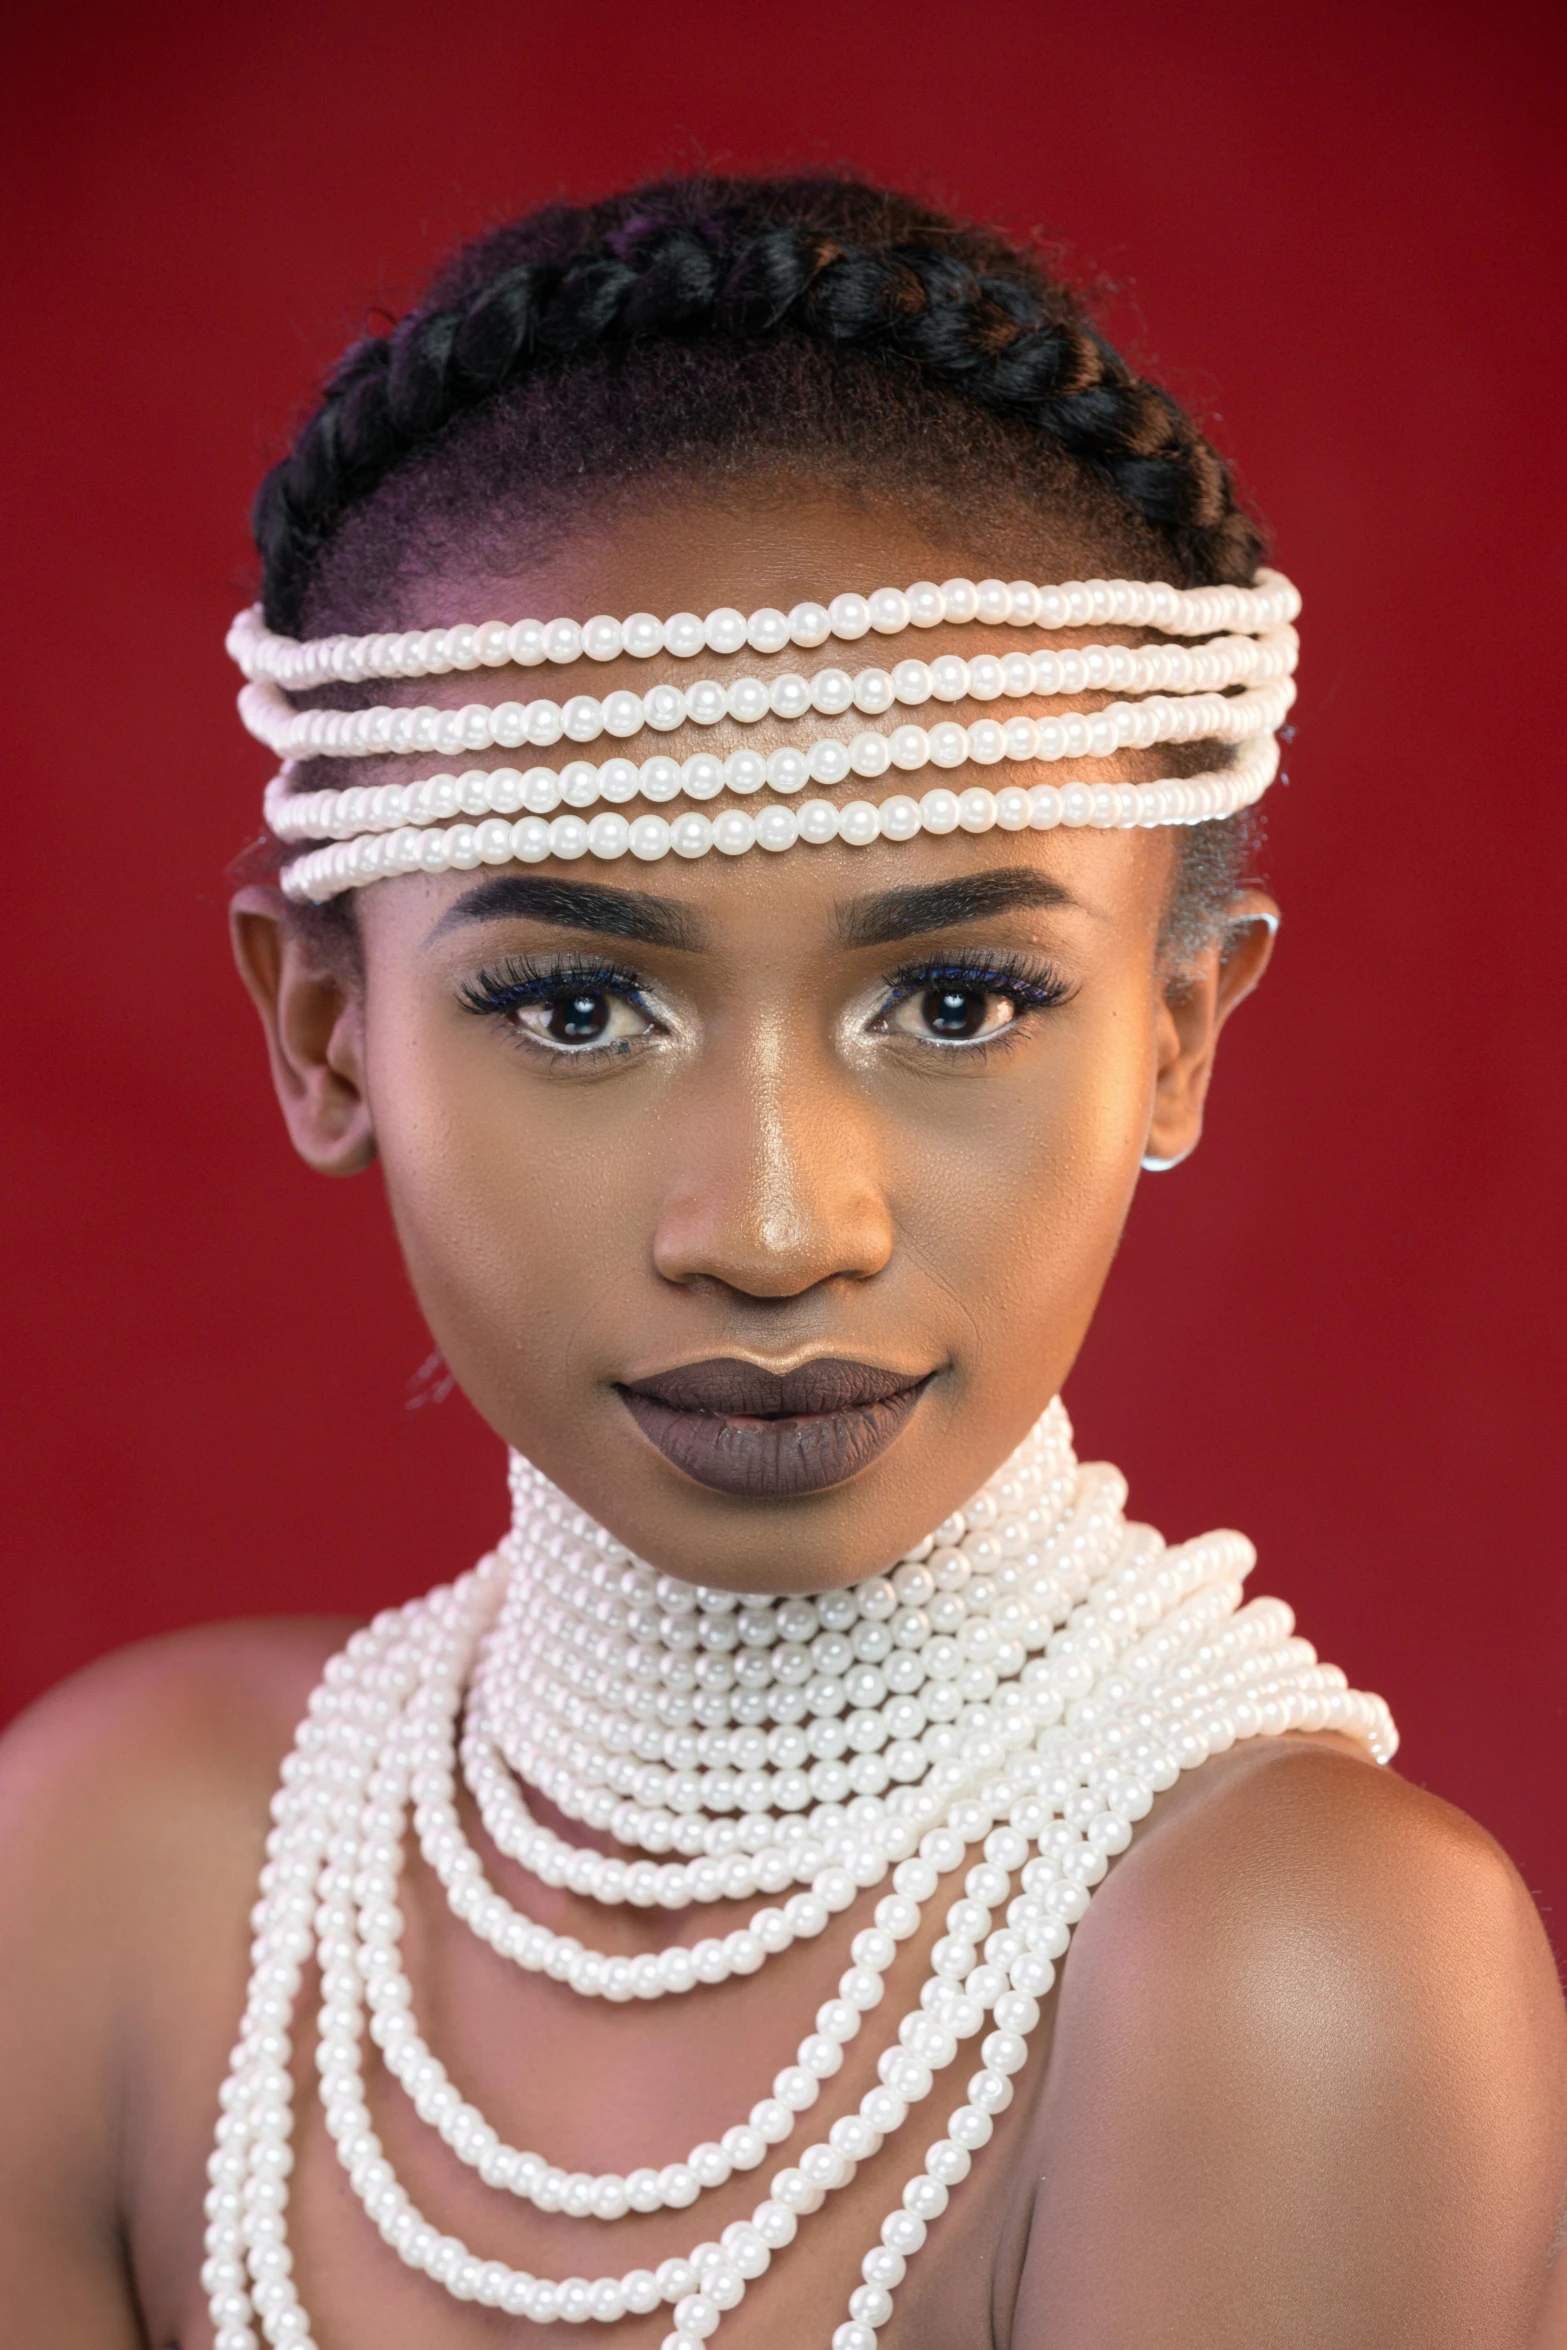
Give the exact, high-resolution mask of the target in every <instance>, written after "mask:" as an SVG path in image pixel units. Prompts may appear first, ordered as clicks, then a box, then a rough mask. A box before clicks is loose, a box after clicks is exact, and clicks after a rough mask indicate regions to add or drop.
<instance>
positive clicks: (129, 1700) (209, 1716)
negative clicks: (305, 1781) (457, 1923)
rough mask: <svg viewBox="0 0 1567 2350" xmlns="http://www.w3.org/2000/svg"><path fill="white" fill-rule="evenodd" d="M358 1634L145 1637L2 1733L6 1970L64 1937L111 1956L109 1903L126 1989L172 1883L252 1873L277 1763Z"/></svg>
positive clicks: (306, 1624)
mask: <svg viewBox="0 0 1567 2350" xmlns="http://www.w3.org/2000/svg"><path fill="white" fill-rule="evenodd" d="M351 1628H352V1627H351V1625H349V1624H348V1623H346V1622H344V1621H342V1620H340V1619H337V1618H324V1617H310V1618H303V1617H302V1618H285V1619H279V1620H277V1621H275V1622H266V1621H258V1622H254V1623H235V1624H220V1625H214V1626H211V1627H209V1628H205V1629H202V1630H199V1631H191V1632H182V1633H177V1634H174V1635H171V1636H170V1637H168V1638H165V1639H162V1640H153V1641H147V1642H145V1643H142V1644H141V1645H139V1646H136V1647H133V1648H125V1649H120V1650H118V1651H116V1652H115V1653H114V1654H113V1655H111V1656H107V1657H104V1658H102V1659H101V1660H100V1661H99V1662H97V1663H96V1664H93V1665H89V1666H88V1667H87V1668H86V1669H85V1670H84V1671H82V1672H79V1673H76V1674H74V1675H73V1676H72V1677H71V1679H69V1680H68V1681H64V1682H62V1683H61V1684H60V1685H59V1686H58V1688H55V1689H53V1690H51V1691H49V1693H48V1694H47V1695H46V1696H44V1697H42V1698H40V1699H39V1701H38V1702H37V1704H35V1705H33V1706H31V1707H30V1708H29V1709H28V1710H27V1712H25V1713H24V1714H22V1715H21V1716H20V1718H19V1719H18V1720H17V1721H15V1722H13V1723H12V1724H11V1726H10V1728H9V1729H8V1730H7V1731H6V1733H5V1735H4V1737H3V1738H0V1948H3V1949H4V1950H5V1951H6V1953H7V1955H8V1959H9V1961H10V1963H11V1964H12V1965H14V1964H15V1963H17V1962H16V1953H17V1951H18V1950H19V1949H20V1950H22V1951H24V1952H29V1953H46V1952H47V1950H48V1948H49V1945H50V1943H51V1940H52V1939H53V1938H55V1937H58V1936H63V1935H66V1934H70V1933H73V1932H80V1933H82V1934H83V1935H87V1936H90V1940H91V1945H92V1946H93V1947H99V1948H101V1947H104V1946H105V1937H104V1936H103V1935H102V1934H101V1933H91V1927H92V1924H93V1921H94V1917H95V1913H99V1912H102V1911H103V1910H104V1909H105V1908H112V1910H113V1912H114V1914H115V1916H116V1918H117V1921H118V1931H117V1932H116V1934H115V1936H114V1937H113V1943H114V1949H113V1958H114V1963H115V1965H116V1967H117V1969H118V1970H119V1979H120V1981H121V1982H122V1983H123V1981H124V1979H125V1969H126V1967H127V1966H128V1965H130V1964H132V1963H133V1962H134V1958H135V1955H136V1953H135V1947H134V1945H135V1933H134V1928H135V1924H136V1921H137V1919H138V1918H139V1917H141V1916H142V1915H144V1914H146V1913H147V1912H148V1911H149V1910H150V1909H153V1908H155V1907H156V1905H158V1904H160V1903H163V1902H166V1901H168V1900H169V1899H170V1898H171V1897H173V1896H174V1894H175V1891H176V1887H177V1886H178V1884H179V1883H180V1882H182V1881H189V1882H190V1883H191V1884H192V1885H196V1884H198V1883H200V1882H203V1881H205V1882H206V1883H209V1884H210V1883H211V1882H212V1880H213V1877H214V1876H216V1877H219V1878H221V1877H224V1876H226V1875H227V1874H229V1873H230V1870H231V1868H240V1869H244V1870H250V1871H252V1873H253V1868H254V1865H255V1863H256V1862H257V1860H258V1858H259V1853H260V1848H261V1844H262V1842H263V1840H264V1838H265V1834H266V1828H267V1813H268V1802H269V1799H270V1795H271V1792H272V1789H273V1787H274V1786H275V1784H276V1781H277V1774H278V1768H279V1765H280V1763H281V1760H282V1757H283V1755H284V1753H285V1752H286V1750H287V1748H288V1745H289V1742H290V1740H291V1737H292V1735H293V1731H294V1728H295V1725H296V1724H297V1723H298V1721H299V1719H300V1717H301V1715H302V1714H303V1712H304V1710H305V1707H306V1705H307V1703H308V1700H309V1694H310V1691H311V1689H312V1687H313V1686H314V1684H315V1683H316V1681H317V1680H318V1679H319V1678H320V1675H321V1670H322V1667H323V1665H324V1664H325V1662H326V1659H327V1658H328V1657H329V1656H330V1655H331V1654H332V1652H333V1650H334V1649H336V1648H338V1647H340V1646H341V1645H342V1643H343V1641H344V1639H345V1638H346V1637H347V1635H348V1632H349V1631H350V1630H351ZM230 1855H232V1859H230ZM164 1914H165V1916H167V1912H165V1913H164ZM78 1973H80V1970H78Z"/></svg>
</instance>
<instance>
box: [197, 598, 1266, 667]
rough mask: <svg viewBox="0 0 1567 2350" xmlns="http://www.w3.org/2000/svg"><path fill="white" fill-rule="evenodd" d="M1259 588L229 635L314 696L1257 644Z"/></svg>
mask: <svg viewBox="0 0 1567 2350" xmlns="http://www.w3.org/2000/svg"><path fill="white" fill-rule="evenodd" d="M1257 581H1258V584H1257V586H1256V587H1254V588H1234V587H1213V588H1187V589H1181V588H1174V587H1167V586H1165V585H1164V584H1162V583H1161V582H1157V581H1150V580H1125V579H1117V580H1103V579H1091V580H1069V581H1066V582H1064V583H1063V584H1062V585H1060V586H1055V587H1049V586H1047V587H1036V586H1034V585H1033V584H1031V583H1030V582H1029V581H1027V580H1011V581H1007V580H1000V579H982V580H978V581H975V580H969V579H949V580H947V581H946V582H945V583H944V584H943V585H941V586H939V587H938V586H937V585H936V584H935V582H934V581H932V580H916V581H915V583H914V585H913V586H912V587H909V588H906V589H900V588H878V589H877V590H876V592H875V593H874V594H873V595H870V596H857V595H841V596H834V597H833V599H832V601H831V602H830V603H829V604H825V605H824V604H816V603H802V604H796V605H795V606H794V608H793V610H792V611H790V612H781V611H779V610H777V609H776V608H775V607H774V606H772V605H764V606H763V607H762V608H761V609H760V610H759V611H756V612H752V613H750V614H749V615H747V614H746V613H744V612H741V611H739V610H737V609H736V607H734V606H733V605H722V606H720V607H719V609H718V610H717V611H715V612H709V613H708V615H707V616H706V618H705V619H703V618H700V617H699V616H698V615H697V614H696V613H695V612H677V613H675V614H673V615H672V616H671V617H670V618H669V619H667V620H660V619H658V618H657V617H656V616H655V615H654V614H653V613H651V612H634V613H632V614H631V616H630V617H629V618H628V619H625V620H616V619H613V618H611V617H610V616H609V615H608V614H607V613H600V614H598V615H597V616H596V617H594V618H593V619H591V620H586V621H581V622H578V621H575V620H549V621H541V620H519V621H517V622H515V623H512V624H508V623H507V622H506V621H502V620H492V621H486V622H482V623H480V624H479V625H477V626H470V625H468V624H462V625H459V626H457V627H453V628H428V629H404V630H390V631H383V632H380V633H378V634H376V635H373V636H360V637H348V636H331V637H318V638H316V639H314V640H312V641H309V642H305V643H301V642H299V641H298V640H296V639H295V638H292V637H286V636H278V635H275V634H274V633H273V632H272V631H271V630H269V629H268V627H267V625H266V622H265V620H264V619H263V617H262V613H261V608H260V606H259V605H252V606H250V607H249V609H248V610H246V611H244V612H241V613H240V614H239V616H238V617H237V619H236V620H235V621H234V623H233V626H232V627H231V628H230V630H229V634H228V639H227V643H228V651H229V654H230V656H231V658H232V659H233V660H234V661H235V662H236V663H237V664H238V666H239V668H240V669H241V670H242V671H243V673H244V675H245V676H246V677H249V678H272V679H275V680H276V682H277V683H278V684H279V685H281V686H283V687H285V688H286V689H287V690H289V691H291V692H294V693H302V692H307V691H309V690H310V689H311V688H312V687H314V686H321V685H332V684H345V685H357V684H359V683H361V682H362V681H363V680H365V679H367V678H377V677H380V678H407V677H439V676H443V675H446V674H448V673H449V672H451V671H452V670H469V669H499V668H504V667H505V666H506V665H507V664H508V663H511V662H515V663H517V664H519V665H520V666H521V667H523V668H530V669H531V668H537V667H539V666H540V665H541V664H543V663H545V662H550V663H554V664H556V665H564V664H568V663H570V662H573V661H579V660H582V659H584V658H586V659H587V660H590V661H613V660H615V659H617V658H618V657H619V656H620V655H621V654H629V655H630V656H631V657H632V658H633V659H635V660H642V661H645V660H651V659H652V658H653V657H654V655H656V654H659V653H667V654H672V655H673V656H674V658H675V659H676V660H693V659H695V657H696V656H697V655H698V654H699V653H703V652H713V653H738V652H741V651H743V650H745V649H746V648H747V647H749V649H750V650H751V651H753V652H757V653H781V652H782V651H783V650H784V649H785V647H786V646H789V645H794V646H797V647H799V648H800V649H801V650H805V651H808V650H812V649H814V648H815V647H816V646H818V645H823V644H825V643H826V642H827V640H828V638H829V637H836V638H838V639H840V640H842V641H844V642H847V643H854V642H855V641H857V640H858V639H859V638H861V637H863V636H867V635H869V634H871V633H872V632H873V631H874V632H875V633H876V634H878V635H883V636H897V635H901V633H902V632H903V631H904V630H905V629H908V628H935V627H939V626H940V625H941V624H942V623H943V622H944V621H947V622H956V623H967V622H971V621H983V622H987V623H989V624H990V625H992V626H998V625H1003V624H1005V625H1009V626H1011V627H1014V628H1025V627H1032V628H1051V629H1054V628H1083V627H1091V626H1093V625H1095V624H1096V623H1104V622H1107V621H1109V622H1115V623H1117V624H1119V625H1121V626H1134V627H1153V628H1157V629H1160V630H1162V631H1163V633H1164V634H1165V635H1167V636H1204V637H1206V636H1216V635H1218V634H1219V633H1220V632H1221V631H1222V630H1233V631H1236V632H1237V633H1242V634H1245V635H1248V636H1254V635H1258V634H1260V633H1262V632H1263V631H1265V630H1269V629H1276V628H1282V627H1284V626H1285V625H1286V624H1287V623H1288V622H1290V621H1292V620H1294V619H1295V618H1296V617H1297V615H1298V613H1299V611H1300V597H1299V595H1298V594H1297V592H1296V590H1295V589H1294V588H1293V587H1292V586H1291V584H1290V582H1289V581H1288V580H1287V579H1286V578H1285V577H1284V576H1283V574H1282V573H1281V572H1277V571H1267V570H1264V571H1259V572H1258V574H1257Z"/></svg>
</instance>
